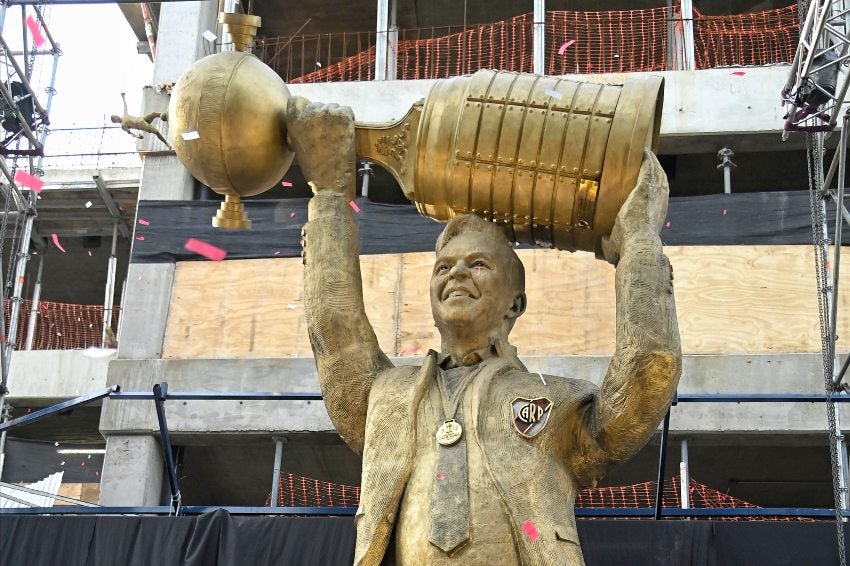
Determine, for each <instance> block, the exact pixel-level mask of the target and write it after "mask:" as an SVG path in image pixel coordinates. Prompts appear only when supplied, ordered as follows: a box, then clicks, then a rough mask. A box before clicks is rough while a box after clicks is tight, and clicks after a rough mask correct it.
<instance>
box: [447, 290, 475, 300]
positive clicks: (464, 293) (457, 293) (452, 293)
mask: <svg viewBox="0 0 850 566" xmlns="http://www.w3.org/2000/svg"><path fill="white" fill-rule="evenodd" d="M457 297H466V298H467V299H475V298H477V297H475V295H474V293H473V292H472V291H471V290H469V289H465V288H463V287H450V288H447V289H446V290H445V291H443V300H444V301H445V300H447V299H454V298H457Z"/></svg>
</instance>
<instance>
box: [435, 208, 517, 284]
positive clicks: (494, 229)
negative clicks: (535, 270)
mask: <svg viewBox="0 0 850 566" xmlns="http://www.w3.org/2000/svg"><path fill="white" fill-rule="evenodd" d="M476 232H477V233H480V234H484V235H486V236H487V237H489V238H492V239H493V240H494V241H496V242H499V243H500V244H503V245H504V246H505V248H506V250H507V251H508V252H509V254H508V256H509V257H510V259H511V264H512V265H511V267H512V268H513V271H514V281H516V285H517V290H519V291H521V292H525V267H524V266H523V265H522V261H520V259H519V256H517V255H516V252H515V251H514V247H513V246H512V245H511V242H510V240H508V238H507V236H505V233H504V231H502V229H501V228H500V227H499V226H498V225H497V224H495V223H493V222H487V221H486V220H483V219H481V218H479V217H478V216H475V215H474V214H462V215H460V216H455V217H454V218H452V219H451V220H450V221H449V223H448V224H446V227H445V228H443V231H442V232H441V233H440V236H439V237H438V238H437V246H436V248H435V250H434V251H435V252H436V253H437V254H439V253H440V250H442V249H443V248H444V247H445V246H446V244H448V243H449V242H450V241H451V240H452V238H454V237H455V236H460V235H461V234H469V233H476Z"/></svg>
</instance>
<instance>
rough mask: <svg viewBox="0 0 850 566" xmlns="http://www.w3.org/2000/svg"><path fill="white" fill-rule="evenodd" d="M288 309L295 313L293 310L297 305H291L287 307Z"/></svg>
mask: <svg viewBox="0 0 850 566" xmlns="http://www.w3.org/2000/svg"><path fill="white" fill-rule="evenodd" d="M286 308H288V309H289V310H291V311H293V310H295V305H293V304H292V303H289V304H288V305H286Z"/></svg>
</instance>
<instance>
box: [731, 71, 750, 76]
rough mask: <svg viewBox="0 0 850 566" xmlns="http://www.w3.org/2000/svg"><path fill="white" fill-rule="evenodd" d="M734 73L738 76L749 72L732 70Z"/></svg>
mask: <svg viewBox="0 0 850 566" xmlns="http://www.w3.org/2000/svg"><path fill="white" fill-rule="evenodd" d="M732 74H733V75H735V76H736V77H743V76H744V75H746V74H747V73H746V72H744V71H732Z"/></svg>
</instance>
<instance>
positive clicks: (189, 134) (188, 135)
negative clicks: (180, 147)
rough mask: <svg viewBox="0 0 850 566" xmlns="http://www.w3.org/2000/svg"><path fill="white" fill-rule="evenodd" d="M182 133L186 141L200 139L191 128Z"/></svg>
mask: <svg viewBox="0 0 850 566" xmlns="http://www.w3.org/2000/svg"><path fill="white" fill-rule="evenodd" d="M182 135H183V139H184V140H186V141H192V140H197V139H201V135H200V134H199V133H198V132H197V131H196V130H193V131H191V132H183V134H182Z"/></svg>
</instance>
